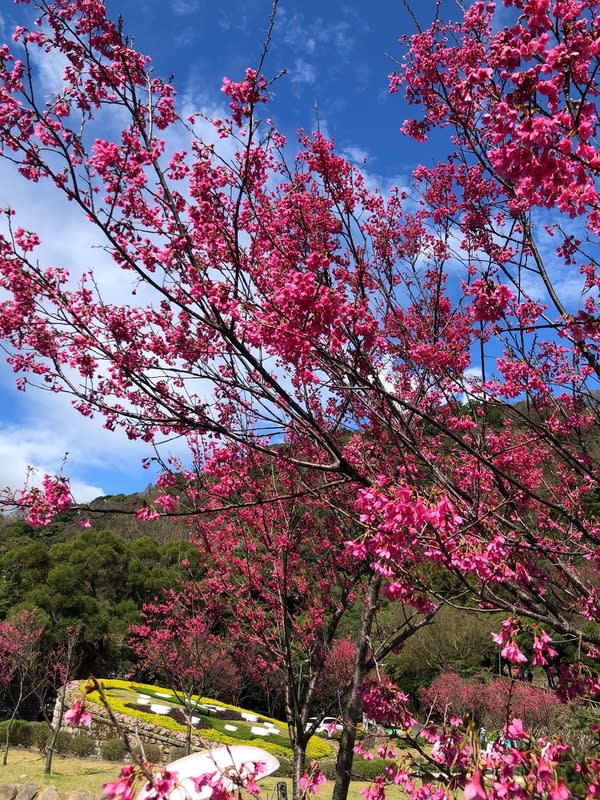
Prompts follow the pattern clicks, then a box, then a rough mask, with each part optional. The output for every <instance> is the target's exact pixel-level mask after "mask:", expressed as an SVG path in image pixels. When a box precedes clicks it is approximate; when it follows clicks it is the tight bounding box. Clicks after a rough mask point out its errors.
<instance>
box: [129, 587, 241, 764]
mask: <svg viewBox="0 0 600 800" xmlns="http://www.w3.org/2000/svg"><path fill="white" fill-rule="evenodd" d="M200 600H201V598H200V597H199V596H198V594H197V592H196V591H195V589H194V588H193V587H192V586H191V585H190V587H187V588H186V589H184V590H171V591H168V592H165V593H164V595H163V597H162V599H160V600H157V601H155V602H153V603H147V604H146V605H144V607H143V609H142V623H141V624H139V625H133V626H132V627H131V635H130V639H129V646H130V648H131V650H132V652H133V653H134V655H135V656H136V658H137V664H136V667H135V670H136V672H138V673H142V674H145V675H147V674H150V675H152V676H153V677H155V678H157V679H161V680H163V681H165V682H166V684H167V686H168V688H170V689H172V690H173V692H174V694H175V696H176V697H177V699H178V700H179V702H180V703H181V706H182V708H183V710H184V713H185V715H186V718H187V723H188V724H187V740H186V747H187V751H188V753H189V752H190V749H191V742H192V731H193V719H192V718H193V716H194V711H196V710H197V709H198V706H199V699H200V697H207V696H208V697H215V698H216V699H219V698H222V699H227V700H230V699H231V698H232V697H236V696H237V695H238V694H239V690H240V681H241V678H240V674H239V671H238V670H237V668H236V666H235V663H234V661H233V659H232V654H231V644H230V642H229V641H228V640H227V639H226V637H224V636H222V635H220V634H219V633H216V632H215V630H216V628H217V622H218V617H217V615H216V613H215V609H213V613H211V609H210V606H209V603H208V602H206V601H205V600H204V601H203V602H200Z"/></svg>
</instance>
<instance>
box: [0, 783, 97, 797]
mask: <svg viewBox="0 0 600 800" xmlns="http://www.w3.org/2000/svg"><path fill="white" fill-rule="evenodd" d="M100 796H102V795H100ZM0 800H94V798H93V796H92V795H91V794H88V793H87V792H72V791H71V792H59V791H58V789H57V788H56V786H44V787H41V788H40V787H39V786H38V785H37V784H35V783H32V782H31V781H28V782H27V783H23V784H21V785H20V786H15V785H14V784H12V783H0Z"/></svg>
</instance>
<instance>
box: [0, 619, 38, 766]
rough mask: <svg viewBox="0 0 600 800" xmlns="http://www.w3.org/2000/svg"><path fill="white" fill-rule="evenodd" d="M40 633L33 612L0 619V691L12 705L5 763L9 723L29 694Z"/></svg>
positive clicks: (5, 760) (6, 754)
mask: <svg viewBox="0 0 600 800" xmlns="http://www.w3.org/2000/svg"><path fill="white" fill-rule="evenodd" d="M42 633H43V628H42V627H40V625H39V624H38V622H37V619H36V612H35V611H20V612H18V613H15V614H14V615H13V616H12V617H11V618H10V619H9V620H7V621H5V622H0V692H2V693H5V692H7V691H10V700H11V705H12V710H11V715H10V717H9V719H8V725H7V727H6V739H5V742H4V755H3V758H2V763H3V764H4V766H6V763H7V761H8V751H9V747H10V732H11V728H12V723H13V722H14V720H15V718H16V716H17V714H18V713H19V709H20V707H21V704H22V703H23V701H24V700H25V699H26V698H27V697H29V696H30V695H31V694H32V681H33V678H34V675H35V671H36V669H37V665H38V661H39V659H40V657H41V652H40V638H41V636H42Z"/></svg>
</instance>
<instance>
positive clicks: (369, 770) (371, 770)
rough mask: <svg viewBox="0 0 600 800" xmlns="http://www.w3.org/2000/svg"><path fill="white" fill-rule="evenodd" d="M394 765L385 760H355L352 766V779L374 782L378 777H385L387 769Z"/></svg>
mask: <svg viewBox="0 0 600 800" xmlns="http://www.w3.org/2000/svg"><path fill="white" fill-rule="evenodd" d="M391 764H393V761H388V760H387V759H385V758H373V759H372V760H371V761H365V760H364V758H360V757H358V758H355V759H354V762H353V765H352V777H353V778H354V780H358V781H372V780H375V778H377V776H378V775H383V774H384V772H385V768H386V767H389V766H390V765H391Z"/></svg>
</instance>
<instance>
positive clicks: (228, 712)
mask: <svg viewBox="0 0 600 800" xmlns="http://www.w3.org/2000/svg"><path fill="white" fill-rule="evenodd" d="M217 717H218V718H219V719H229V720H237V721H240V720H242V719H244V718H243V717H242V715H241V714H240V712H239V711H235V709H233V708H222V709H221V708H220V709H219V710H218V711H217Z"/></svg>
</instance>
